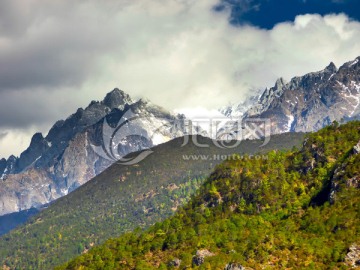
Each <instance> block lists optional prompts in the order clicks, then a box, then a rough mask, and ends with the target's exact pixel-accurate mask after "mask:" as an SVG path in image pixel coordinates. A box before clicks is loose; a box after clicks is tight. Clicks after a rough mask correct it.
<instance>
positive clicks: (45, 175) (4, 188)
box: [0, 89, 184, 215]
mask: <svg viewBox="0 0 360 270" xmlns="http://www.w3.org/2000/svg"><path fill="white" fill-rule="evenodd" d="M126 113H127V115H130V116H136V117H138V118H139V119H137V120H136V121H134V122H132V123H128V124H126V127H125V128H124V129H125V130H131V131H132V132H133V133H134V134H126V136H123V134H124V133H126V132H125V131H124V129H122V130H121V131H120V132H119V131H118V130H120V129H119V126H118V123H119V121H120V119H122V117H123V116H124V115H125V114H126ZM174 122H177V124H178V125H179V126H180V127H178V128H172V129H171V127H172V125H173V123H174ZM181 123H184V117H183V116H181V115H173V114H171V113H169V112H167V111H166V110H164V109H163V108H160V107H158V106H155V105H153V104H151V103H150V102H147V101H143V100H139V101H133V100H132V99H131V97H130V96H129V95H127V94H126V93H124V92H123V91H121V90H119V89H114V90H113V91H111V92H110V93H108V94H107V95H106V97H105V98H104V100H102V101H92V102H91V103H90V104H89V106H88V107H86V108H85V109H82V108H80V109H78V110H77V111H76V113H74V114H72V115H71V116H69V117H68V118H67V119H66V120H60V121H58V122H56V123H55V124H54V126H53V127H52V128H51V129H50V131H49V133H48V135H47V136H45V137H44V136H43V135H42V134H41V133H36V134H35V135H34V136H33V137H32V140H31V143H30V146H29V147H28V149H26V150H25V151H24V152H23V153H21V155H20V157H19V158H16V157H15V156H11V157H10V158H9V159H8V160H5V159H2V160H1V161H0V177H1V180H0V215H4V214H8V213H12V212H18V211H22V210H26V209H30V208H32V207H40V206H41V205H44V204H47V203H49V202H51V201H53V200H55V199H58V198H59V197H61V196H63V195H66V194H67V193H69V192H71V191H72V190H74V189H76V188H77V187H79V186H81V185H82V184H84V183H85V182H87V181H88V180H90V179H91V178H93V177H94V176H96V175H98V174H99V173H100V172H102V171H103V170H104V169H106V168H107V167H109V166H110V165H111V164H112V163H113V162H114V161H115V157H114V156H112V155H109V156H108V155H105V154H104V155H99V153H96V152H95V151H94V147H95V146H97V147H99V148H107V146H104V139H111V143H112V146H111V147H113V149H112V150H114V151H116V152H117V153H116V154H117V156H125V155H126V154H128V153H131V152H135V151H138V150H141V149H147V148H150V147H152V146H154V145H156V144H159V143H163V142H166V141H168V140H170V139H173V138H175V137H178V136H183V135H184V134H183V130H184V128H181ZM104 126H106V127H107V128H108V129H109V130H111V131H113V134H104ZM130 128H132V129H130ZM155 132H156V134H155ZM128 133H129V132H128ZM151 134H153V135H154V136H153V137H150V135H151ZM124 135H125V134H124ZM133 135H134V136H133ZM155 135H156V136H155ZM106 136H109V137H110V136H114V137H115V138H116V140H117V141H115V139H114V138H112V137H111V138H105V137H106ZM120 140H122V141H121V142H120ZM105 153H106V151H105ZM117 156H116V157H117Z"/></svg>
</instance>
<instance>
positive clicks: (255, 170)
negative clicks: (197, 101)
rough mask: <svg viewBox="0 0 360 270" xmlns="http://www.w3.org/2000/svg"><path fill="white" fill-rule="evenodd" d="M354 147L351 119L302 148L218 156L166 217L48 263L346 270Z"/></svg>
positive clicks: (350, 256) (353, 254) (353, 250)
mask: <svg viewBox="0 0 360 270" xmlns="http://www.w3.org/2000/svg"><path fill="white" fill-rule="evenodd" d="M356 144H357V145H358V146H357V147H354V146H355V145H356ZM359 146H360V122H350V123H348V124H346V125H343V126H340V127H338V126H337V125H336V124H334V125H332V126H329V127H327V128H325V129H322V130H321V131H319V132H317V133H314V134H311V135H309V136H308V137H307V139H306V140H305V142H304V145H303V147H302V148H301V150H297V151H288V152H279V151H272V152H270V153H269V154H268V157H269V159H267V160H264V159H252V160H249V159H243V158H239V159H236V160H229V161H226V162H224V163H222V164H221V165H219V166H218V167H217V168H216V170H215V171H214V172H213V173H212V175H211V176H210V177H209V178H208V179H207V181H206V182H205V183H204V184H203V186H202V187H201V189H200V190H199V192H198V193H197V195H196V196H195V197H194V198H193V199H192V200H191V201H190V202H189V203H188V204H187V205H186V206H185V207H183V208H181V209H179V211H178V212H177V214H176V215H175V216H174V217H172V218H170V219H167V220H165V221H164V222H161V223H157V224H155V225H154V226H152V227H150V229H148V230H147V231H145V232H141V231H135V232H133V233H128V234H125V235H123V236H121V237H120V238H118V239H111V240H108V241H107V242H106V243H105V244H104V245H101V246H99V247H95V248H93V249H92V250H90V251H89V252H88V253H86V254H84V255H82V256H80V257H78V258H76V259H75V260H73V261H71V262H69V263H67V264H65V265H63V266H61V267H58V268H56V269H58V270H60V269H173V268H174V266H177V267H180V268H179V269H185V268H186V269H189V268H191V269H349V268H350V267H351V266H355V265H358V264H359V260H360V252H358V251H359V245H360V189H359V188H360V185H359V183H360V171H359V168H360V154H359V152H360V151H359V149H360V148H359ZM334 192H335V193H336V195H335V199H334V198H333V199H331V197H334V196H333V193H334ZM330 202H331V203H330ZM243 266H246V268H243ZM236 267H237V268H236Z"/></svg>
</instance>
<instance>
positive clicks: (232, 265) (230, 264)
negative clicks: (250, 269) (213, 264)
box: [224, 263, 245, 270]
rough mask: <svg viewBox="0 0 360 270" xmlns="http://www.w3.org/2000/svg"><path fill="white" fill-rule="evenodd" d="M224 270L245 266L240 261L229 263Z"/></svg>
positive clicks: (242, 269)
mask: <svg viewBox="0 0 360 270" xmlns="http://www.w3.org/2000/svg"><path fill="white" fill-rule="evenodd" d="M224 270H245V268H244V267H243V266H242V265H241V264H239V263H229V264H227V265H226V266H225V268H224Z"/></svg>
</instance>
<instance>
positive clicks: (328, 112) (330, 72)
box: [222, 57, 360, 133]
mask: <svg viewBox="0 0 360 270" xmlns="http://www.w3.org/2000/svg"><path fill="white" fill-rule="evenodd" d="M359 105H360V57H357V58H356V59H355V60H353V61H350V62H347V63H345V64H343V65H342V66H341V67H340V68H337V67H336V66H335V64H334V63H332V62H331V63H330V64H329V65H328V66H327V67H326V68H325V69H324V70H321V71H318V72H312V73H308V74H306V75H304V76H299V77H294V78H292V79H291V80H290V82H286V81H285V80H284V79H283V78H279V79H278V80H277V81H276V83H275V85H274V86H273V87H271V88H270V89H268V88H267V89H265V91H264V92H263V94H262V95H261V96H260V98H259V99H258V101H257V102H255V103H254V104H253V105H252V106H250V108H247V106H244V105H243V104H240V105H239V106H238V107H239V108H238V109H237V110H235V111H233V112H231V110H228V111H226V110H225V111H224V110H223V111H222V112H223V114H225V115H226V116H229V117H232V116H238V114H239V113H238V112H240V115H242V117H243V120H248V119H252V118H261V119H270V121H271V131H272V133H283V132H289V131H290V132H299V131H302V132H311V131H317V130H319V129H321V128H323V127H325V126H327V125H329V124H331V123H332V122H333V121H339V122H341V121H343V122H346V121H348V120H351V119H358V118H359V117H360V106H359ZM244 108H245V110H246V111H245V112H243V111H244ZM229 111H230V113H229Z"/></svg>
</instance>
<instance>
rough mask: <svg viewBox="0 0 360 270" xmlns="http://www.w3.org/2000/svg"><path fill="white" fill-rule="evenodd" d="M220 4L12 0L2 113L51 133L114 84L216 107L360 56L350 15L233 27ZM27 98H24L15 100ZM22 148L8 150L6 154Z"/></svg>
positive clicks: (0, 47) (1, 31)
mask: <svg viewBox="0 0 360 270" xmlns="http://www.w3.org/2000/svg"><path fill="white" fill-rule="evenodd" d="M216 3H217V1H215V0H213V1H209V0H197V1H190V0H169V1H161V0H156V1H147V0H122V1H106V2H104V1H97V0H84V1H78V2H75V3H74V2H72V3H70V2H66V1H60V0H57V1H51V2H49V1H45V0H32V1H31V3H30V4H24V2H23V1H20V0H6V1H3V2H2V4H0V5H3V6H2V7H0V78H1V81H2V82H3V83H2V85H1V86H0V108H3V109H2V110H1V115H2V117H6V118H9V119H10V118H11V117H14V120H13V125H12V126H14V127H16V128H20V127H21V126H26V128H28V127H29V126H32V127H33V126H35V127H36V126H39V127H40V126H41V125H42V126H44V125H47V127H49V125H50V123H52V122H54V121H55V120H57V119H58V118H65V117H66V116H67V115H68V114H69V113H70V112H72V111H75V110H76V108H77V107H79V106H86V104H87V103H89V102H90V101H91V100H93V99H101V98H102V97H103V96H104V95H105V93H106V92H108V91H109V90H111V89H113V88H114V87H119V88H121V89H123V90H124V91H125V92H128V93H129V94H131V95H133V96H135V97H146V98H149V99H150V100H151V101H152V102H153V103H155V104H158V105H161V106H164V107H166V108H168V109H171V110H172V109H180V110H181V109H182V108H189V107H204V108H206V109H208V110H212V109H214V108H218V107H221V106H223V105H226V104H228V103H229V102H231V103H233V102H237V101H241V100H242V99H243V98H244V97H245V96H246V95H247V94H248V93H249V92H251V90H252V89H258V88H264V87H266V86H272V85H273V84H274V81H275V80H276V78H278V77H280V76H282V77H284V78H285V79H290V78H291V77H292V76H294V75H302V74H304V73H306V72H309V71H315V70H319V69H322V68H324V67H325V66H326V65H327V64H328V63H329V62H330V61H334V62H335V63H336V64H337V65H339V64H341V63H343V62H345V61H348V60H351V59H353V58H355V57H356V56H358V55H359V54H360V23H359V22H356V21H351V20H349V19H348V17H347V16H346V15H344V14H340V15H327V16H324V17H322V16H320V15H316V14H315V15H302V16H298V17H296V19H295V21H294V22H284V23H281V24H278V25H276V26H275V27H274V28H273V29H271V30H264V29H259V28H256V27H252V26H242V27H233V26H231V25H229V23H228V22H227V19H228V14H227V13H226V12H224V13H215V12H213V11H212V7H213V6H214V5H215V4H216ZM14 89H16V91H17V92H14V91H15V90H14ZM39 89H40V90H39ZM19 92H21V93H22V94H21V95H20V96H22V97H24V98H19V99H18V100H16V101H15V100H14V95H15V94H14V93H19ZM34 92H36V95H35V94H34ZM25 97H26V99H25ZM4 108H6V110H5V109H4ZM19 108H21V109H19ZM43 111H46V114H45V115H44V114H43ZM7 114H8V115H7ZM10 116H11V117H10ZM15 116H16V117H15ZM22 119H26V121H27V123H28V125H24V123H23V122H24V121H21V120H22ZM9 124H11V123H7V124H6V126H7V128H9ZM3 125H5V124H3ZM41 128H42V127H41ZM12 134H14V133H12ZM23 134H28V132H27V130H26V132H25V131H24V132H23ZM24 136H25V137H24V138H27V139H24V140H25V141H26V140H27V141H28V142H29V141H30V138H29V137H26V136H27V135H24ZM7 137H9V136H7ZM3 147H5V148H3ZM3 149H8V150H6V151H5V150H3ZM20 149H21V150H22V149H23V147H22V146H21V147H19V146H17V145H16V144H15V143H13V144H10V143H9V144H8V146H6V145H1V148H0V155H3V153H8V152H11V151H12V153H16V154H18V153H19V152H20Z"/></svg>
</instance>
